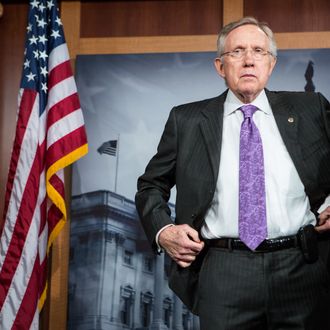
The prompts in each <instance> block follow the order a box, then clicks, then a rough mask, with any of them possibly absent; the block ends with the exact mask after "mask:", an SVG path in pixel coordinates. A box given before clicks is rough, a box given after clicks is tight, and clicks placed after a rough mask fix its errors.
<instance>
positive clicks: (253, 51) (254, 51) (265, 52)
mask: <svg viewBox="0 0 330 330" xmlns="http://www.w3.org/2000/svg"><path fill="white" fill-rule="evenodd" d="M258 49H259V50H260V51H261V52H260V53H258V51H257V50H258ZM237 51H240V52H241V55H240V56H238V57H236V55H234V54H235V52H237ZM248 51H251V52H252V57H253V58H254V59H255V60H257V61H259V60H262V59H263V57H264V56H266V55H271V56H273V57H275V56H274V54H273V53H272V52H270V51H269V50H264V49H262V48H252V49H248V48H237V49H235V50H230V51H228V52H225V53H222V54H221V55H220V57H219V58H222V57H223V56H230V57H231V58H232V59H235V60H241V59H242V58H243V56H245V55H246V54H247V52H248ZM256 51H257V52H256ZM255 55H257V56H258V55H261V57H260V58H256V57H255Z"/></svg>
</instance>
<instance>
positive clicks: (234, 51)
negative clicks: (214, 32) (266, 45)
mask: <svg viewBox="0 0 330 330" xmlns="http://www.w3.org/2000/svg"><path fill="white" fill-rule="evenodd" d="M242 52H243V50H242V49H240V48H238V49H235V50H233V53H234V54H235V55H240V54H241V53H242Z"/></svg>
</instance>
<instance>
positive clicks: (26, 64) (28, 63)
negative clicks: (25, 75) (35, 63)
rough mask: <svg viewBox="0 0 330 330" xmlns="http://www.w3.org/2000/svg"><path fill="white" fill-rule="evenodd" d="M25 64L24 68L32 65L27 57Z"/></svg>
mask: <svg viewBox="0 0 330 330" xmlns="http://www.w3.org/2000/svg"><path fill="white" fill-rule="evenodd" d="M23 65H24V69H27V68H29V67H30V61H29V60H28V59H26V60H25V62H24V64H23Z"/></svg>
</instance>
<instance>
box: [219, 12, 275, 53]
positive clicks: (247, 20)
mask: <svg viewBox="0 0 330 330" xmlns="http://www.w3.org/2000/svg"><path fill="white" fill-rule="evenodd" d="M243 25H255V26H257V27H258V28H259V29H261V30H262V31H263V32H264V33H265V34H266V36H267V37H268V39H269V51H270V52H271V53H272V55H273V56H274V57H276V56H277V46H276V41H275V37H274V33H273V31H272V30H271V29H270V27H269V26H268V24H267V23H264V22H259V21H258V20H257V19H255V18H254V17H243V18H242V19H240V20H239V21H236V22H232V23H229V24H227V25H225V26H224V27H223V28H222V29H221V31H220V33H219V35H218V41H217V56H218V57H221V55H222V54H223V53H224V52H225V42H226V38H227V36H228V34H229V33H230V32H231V31H233V30H234V29H237V28H238V27H240V26H243Z"/></svg>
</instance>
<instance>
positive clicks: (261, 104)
mask: <svg viewBox="0 0 330 330" xmlns="http://www.w3.org/2000/svg"><path fill="white" fill-rule="evenodd" d="M251 104H253V105H255V106H256V107H257V108H258V109H260V110H261V111H262V112H264V113H265V114H268V115H271V114H272V109H271V107H270V104H269V101H268V98H267V96H266V93H265V90H264V89H263V90H262V91H261V92H260V94H259V95H258V96H257V98H256V99H255V100H253V102H251ZM242 105H244V103H242V101H240V100H239V99H238V98H237V96H236V95H235V94H234V93H233V92H232V91H231V90H229V91H228V93H227V97H226V101H225V104H224V116H229V115H230V114H232V113H233V112H235V111H236V110H237V109H238V108H239V107H241V106H242Z"/></svg>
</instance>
